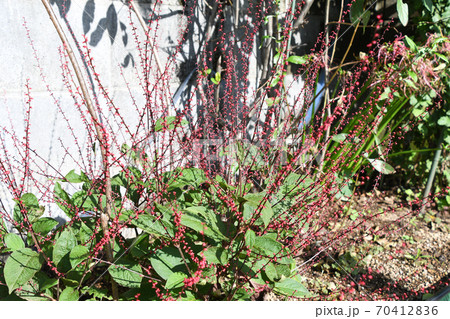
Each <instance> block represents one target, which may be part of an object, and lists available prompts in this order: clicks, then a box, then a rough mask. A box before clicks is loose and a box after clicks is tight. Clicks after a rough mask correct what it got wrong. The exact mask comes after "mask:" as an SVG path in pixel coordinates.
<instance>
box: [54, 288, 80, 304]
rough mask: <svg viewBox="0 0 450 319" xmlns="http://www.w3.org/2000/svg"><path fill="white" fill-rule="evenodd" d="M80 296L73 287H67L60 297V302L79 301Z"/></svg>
mask: <svg viewBox="0 0 450 319" xmlns="http://www.w3.org/2000/svg"><path fill="white" fill-rule="evenodd" d="M78 298H80V294H79V293H78V290H75V289H74V288H72V287H66V289H64V290H63V291H62V292H61V295H60V296H59V301H78Z"/></svg>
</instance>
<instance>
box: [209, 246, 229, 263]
mask: <svg viewBox="0 0 450 319" xmlns="http://www.w3.org/2000/svg"><path fill="white" fill-rule="evenodd" d="M203 255H204V256H205V259H206V261H207V262H209V263H210V264H222V265H225V264H226V263H228V260H229V257H228V251H227V250H225V249H223V248H222V247H209V248H208V249H207V250H206V251H205V252H204V253H203Z"/></svg>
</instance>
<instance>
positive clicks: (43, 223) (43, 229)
mask: <svg viewBox="0 0 450 319" xmlns="http://www.w3.org/2000/svg"><path fill="white" fill-rule="evenodd" d="M58 224H59V223H58V221H57V220H55V219H53V218H50V217H42V218H40V219H38V220H37V221H36V222H34V223H33V231H34V232H35V233H37V234H39V235H42V236H46V235H47V234H48V233H49V232H50V231H51V230H52V229H53V228H55V227H56V226H58Z"/></svg>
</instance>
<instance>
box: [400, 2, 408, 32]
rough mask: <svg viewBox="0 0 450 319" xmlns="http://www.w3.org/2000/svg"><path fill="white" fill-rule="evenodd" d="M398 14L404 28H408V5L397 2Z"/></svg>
mask: <svg viewBox="0 0 450 319" xmlns="http://www.w3.org/2000/svg"><path fill="white" fill-rule="evenodd" d="M397 13H398V18H399V19H400V22H401V23H402V24H403V26H404V27H406V25H407V24H408V19H409V18H408V16H409V12H408V5H407V4H406V3H404V2H403V1H402V0H397Z"/></svg>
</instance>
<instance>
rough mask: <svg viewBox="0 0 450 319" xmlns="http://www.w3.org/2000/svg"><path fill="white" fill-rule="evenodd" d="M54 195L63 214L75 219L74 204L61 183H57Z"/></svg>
mask: <svg viewBox="0 0 450 319" xmlns="http://www.w3.org/2000/svg"><path fill="white" fill-rule="evenodd" d="M53 194H54V196H55V201H56V204H57V205H58V207H59V208H61V209H62V210H63V212H64V213H66V215H67V216H69V217H70V218H72V217H74V215H75V214H74V211H73V208H74V207H73V206H74V205H73V202H72V200H71V199H70V197H69V195H68V194H67V192H66V191H65V190H64V189H63V188H62V187H61V184H60V183H55V188H54V190H53ZM74 197H75V194H74Z"/></svg>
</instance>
